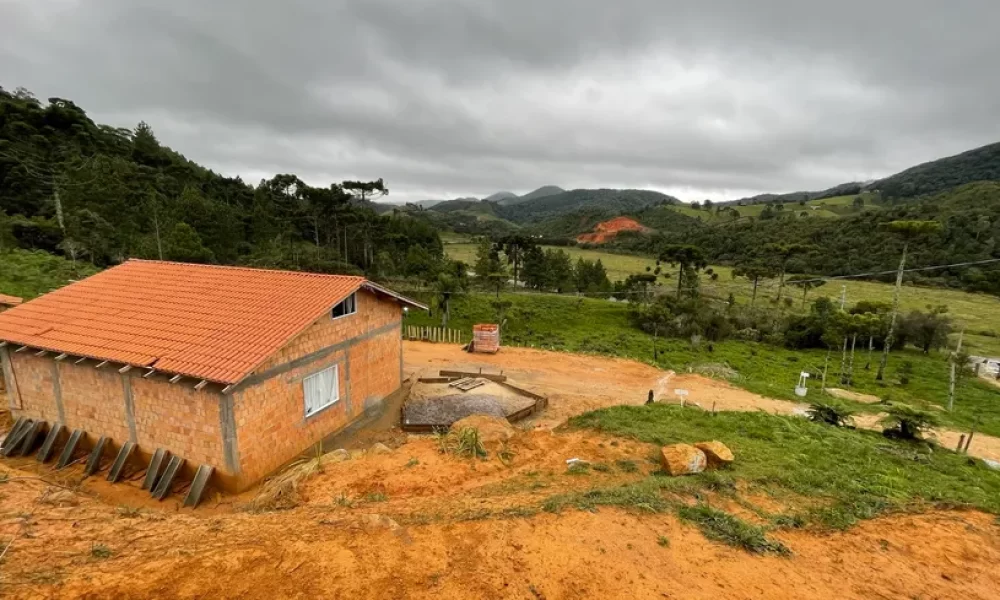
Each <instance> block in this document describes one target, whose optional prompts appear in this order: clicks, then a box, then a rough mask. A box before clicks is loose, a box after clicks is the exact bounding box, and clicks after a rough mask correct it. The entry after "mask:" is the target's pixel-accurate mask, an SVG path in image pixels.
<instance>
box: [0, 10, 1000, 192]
mask: <svg viewBox="0 0 1000 600" xmlns="http://www.w3.org/2000/svg"><path fill="white" fill-rule="evenodd" d="M997 23H1000V2H998V1H997V0H951V1H949V2H942V1H939V0H893V1H889V0H839V1H837V2H813V1H810V0H754V1H752V2H750V1H748V0H718V1H712V0H703V1H701V2H698V1H695V0H684V1H673V0H615V1H609V0H495V1H488V0H356V1H338V0H312V1H305V0H282V1H280V2H278V1H274V0H267V1H263V0H260V1H257V0H254V1H250V0H169V1H164V0H156V1H148V0H86V1H83V0H79V1H74V0H0V85H2V86H3V87H4V88H6V89H13V88H15V87H18V86H24V87H26V88H28V89H30V90H32V91H33V92H34V93H35V94H36V95H37V96H38V97H40V98H47V97H52V96H59V97H64V98H68V99H71V100H73V101H75V102H76V103H77V104H79V105H80V106H82V107H83V108H85V109H86V110H87V111H88V113H89V114H90V115H91V116H92V117H93V118H94V119H95V120H97V121H99V122H105V123H109V124H113V125H117V126H127V127H130V126H133V125H134V124H135V123H136V122H138V121H139V120H145V121H147V122H149V123H150V124H151V125H152V126H153V128H154V130H155V131H156V133H157V135H158V136H159V138H160V140H161V141H162V142H164V143H166V144H168V145H169V146H171V147H173V148H174V149H176V150H178V151H180V152H182V153H183V154H185V155H186V156H188V157H189V158H191V159H193V160H195V161H198V162H200V163H202V164H205V165H207V166H210V167H212V168H214V169H216V170H218V171H220V172H223V173H226V174H232V175H236V174H239V175H242V176H243V177H244V178H246V179H248V180H249V181H252V182H256V181H258V180H259V179H260V178H262V177H269V176H271V175H272V174H274V173H276V172H290V173H296V174H298V175H299V176H300V177H302V178H303V179H304V180H306V181H308V182H309V183H311V184H314V185H320V184H326V183H329V182H332V181H340V180H344V179H356V178H362V179H376V178H378V177H384V178H385V180H386V183H387V184H388V186H389V188H390V190H391V194H390V198H391V199H393V200H395V201H402V200H417V199H424V198H451V197H458V196H470V195H471V196H478V197H481V196H485V195H487V194H490V193H492V192H495V191H498V190H511V191H514V192H518V193H523V192H527V191H529V190H531V189H533V188H536V187H539V186H541V185H545V184H556V185H560V186H563V187H566V188H577V187H636V188H652V189H658V190H662V191H666V192H668V193H672V194H674V195H677V196H678V197H680V198H682V199H684V200H700V199H703V198H713V199H727V198H733V197H739V196H743V195H747V194H751V193H757V192H762V191H793V190H799V189H821V188H824V187H828V186H831V185H834V184H837V183H842V182H845V181H851V180H859V179H862V180H863V179H869V178H875V177H878V176H883V175H887V174H890V173H892V172H895V171H898V170H900V169H902V168H905V167H908V166H911V165H913V164H915V163H918V162H922V161H925V160H930V159H934V158H938V157H940V156H944V155H948V154H954V153H957V152H960V151H963V150H966V149H969V148H972V147H975V146H979V145H983V144H987V143H991V142H995V141H998V140H1000V74H998V73H1000V71H998V70H997V65H996V60H997V57H998V56H1000V36H998V35H996V27H997Z"/></svg>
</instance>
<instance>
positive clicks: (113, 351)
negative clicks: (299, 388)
mask: <svg viewBox="0 0 1000 600" xmlns="http://www.w3.org/2000/svg"><path fill="white" fill-rule="evenodd" d="M365 283H366V282H365V279H364V278H363V277H350V276H344V275H321V274H316V273H301V272H293V271H269V270H264V269H248V268H242V267H219V266H209V265H193V264H183V263H170V262H160V261H146V260H130V261H128V262H126V263H124V264H122V265H119V266H117V267H114V268H112V269H108V270H107V271H103V272H101V273H98V274H97V275H94V276H92V277H89V278H87V279H84V280H83V281H79V282H77V283H74V284H72V285H69V286H66V287H64V288H62V289H59V290H56V291H54V292H52V293H49V294H46V295H44V296H42V297H40V298H37V299H35V300H32V301H30V302H26V303H24V304H22V305H20V306H16V307H14V308H11V309H10V310H7V311H5V312H3V313H0V340H4V341H7V342H11V343H15V344H22V345H27V346H31V347H34V348H43V349H46V350H51V351H54V352H65V353H67V354H73V355H78V356H89V357H92V358H97V359H101V360H109V361H114V362H121V363H125V364H130V365H135V366H141V367H152V368H154V369H156V370H158V371H163V372H167V373H176V374H180V375H187V376H190V377H194V378H198V379H208V380H210V381H216V382H219V383H226V384H231V383H237V382H238V381H240V380H241V379H243V378H244V377H246V376H247V375H249V374H250V373H251V372H252V371H253V370H254V369H255V368H256V367H257V366H258V365H260V364H261V363H262V362H263V361H264V360H265V359H266V358H267V357H268V356H270V355H271V354H272V353H274V352H275V351H276V350H278V349H279V348H281V347H282V346H284V345H285V344H286V343H287V342H288V341H289V340H291V338H292V337H294V336H295V335H296V334H298V333H299V332H300V331H302V330H303V329H304V328H305V327H306V326H308V325H309V324H310V323H312V322H313V321H315V320H316V319H317V318H319V317H320V316H322V315H323V314H325V313H326V312H327V311H329V310H330V309H331V308H332V307H333V306H334V305H335V304H337V303H338V302H340V301H341V300H343V299H344V298H346V297H347V296H348V295H350V294H351V293H352V292H354V291H356V290H357V289H358V288H360V287H361V285H362V284H365ZM386 292H387V293H388V291H386Z"/></svg>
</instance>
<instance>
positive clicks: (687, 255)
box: [660, 244, 708, 298]
mask: <svg viewBox="0 0 1000 600" xmlns="http://www.w3.org/2000/svg"><path fill="white" fill-rule="evenodd" d="M660 260H661V261H663V262H667V263H670V264H671V265H677V266H678V267H679V271H678V273H677V297H678V298H680V297H681V291H682V289H683V286H684V284H685V283H687V285H688V286H689V289H691V287H692V284H693V285H697V282H698V270H699V269H704V268H705V267H707V266H708V261H707V260H706V259H705V254H704V253H703V252H702V251H701V249H700V248H698V247H696V246H691V245H684V244H670V245H668V246H666V247H664V248H663V251H662V252H660ZM692 291H693V292H694V294H693V295H697V289H696V288H695V289H693V290H692Z"/></svg>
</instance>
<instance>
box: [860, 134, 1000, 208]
mask: <svg viewBox="0 0 1000 600" xmlns="http://www.w3.org/2000/svg"><path fill="white" fill-rule="evenodd" d="M988 180H993V181H1000V142H998V143H996V144H990V145H988V146H982V147H981V148H975V149H973V150H969V151H967V152H963V153H961V154H957V155H955V156H949V157H947V158H940V159H938V160H934V161H931V162H927V163H924V164H922V165H917V166H915V167H911V168H909V169H906V170H905V171H902V172H900V173H897V174H895V175H893V176H891V177H887V178H885V179H882V180H880V181H877V182H875V183H874V184H872V186H871V187H872V188H874V189H877V190H879V191H881V192H882V194H883V195H884V196H886V197H890V198H893V197H895V198H910V197H914V196H923V195H926V194H937V193H938V192H943V191H945V190H949V189H951V188H954V187H956V186H959V185H963V184H966V183H970V182H973V181H988Z"/></svg>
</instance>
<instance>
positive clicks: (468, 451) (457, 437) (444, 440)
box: [438, 427, 487, 458]
mask: <svg viewBox="0 0 1000 600" xmlns="http://www.w3.org/2000/svg"><path fill="white" fill-rule="evenodd" d="M438 449H439V450H440V451H441V452H442V453H445V454H454V455H455V456H462V457H467V458H486V456H487V452H486V446H484V445H483V440H482V439H481V438H480V437H479V430H478V429H476V428H475V427H465V428H463V429H461V430H460V431H457V432H455V431H452V432H449V433H446V434H444V435H439V436H438Z"/></svg>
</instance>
